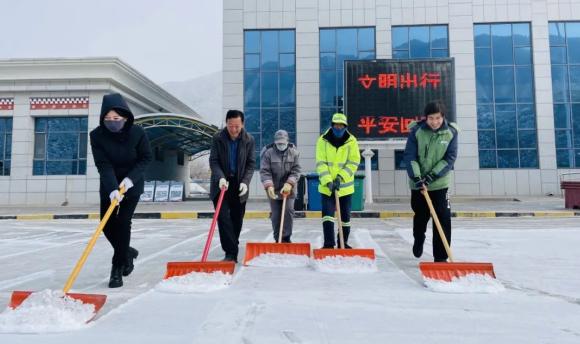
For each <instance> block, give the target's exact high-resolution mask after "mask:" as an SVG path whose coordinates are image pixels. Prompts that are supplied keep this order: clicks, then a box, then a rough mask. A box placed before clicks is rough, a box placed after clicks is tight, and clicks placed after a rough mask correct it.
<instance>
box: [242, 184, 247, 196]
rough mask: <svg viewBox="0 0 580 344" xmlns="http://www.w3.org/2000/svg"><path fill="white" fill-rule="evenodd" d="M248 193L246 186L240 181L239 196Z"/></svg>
mask: <svg viewBox="0 0 580 344" xmlns="http://www.w3.org/2000/svg"><path fill="white" fill-rule="evenodd" d="M247 193H248V186H247V185H246V184H245V183H240V197H242V196H243V195H245V194H247Z"/></svg>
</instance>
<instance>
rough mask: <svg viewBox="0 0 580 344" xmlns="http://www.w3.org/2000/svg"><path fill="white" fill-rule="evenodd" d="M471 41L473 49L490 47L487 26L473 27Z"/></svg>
mask: <svg viewBox="0 0 580 344" xmlns="http://www.w3.org/2000/svg"><path fill="white" fill-rule="evenodd" d="M473 31H474V32H473V36H474V37H473V39H474V42H475V47H484V48H489V47H491V36H490V34H489V25H481V24H480V25H475V26H474V27H473Z"/></svg>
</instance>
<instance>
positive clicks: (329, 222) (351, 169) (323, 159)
mask: <svg viewBox="0 0 580 344" xmlns="http://www.w3.org/2000/svg"><path fill="white" fill-rule="evenodd" d="M347 125H348V124H347V121H346V116H345V115H344V114H342V113H335V114H334V115H333V116H332V123H331V127H330V128H329V129H328V130H327V131H326V132H325V133H324V134H322V135H321V136H320V137H319V138H318V141H317V142H316V172H317V173H318V176H319V181H320V184H319V185H318V191H319V192H320V195H321V198H322V228H323V230H324V246H323V247H322V248H334V245H335V240H334V212H335V208H336V207H335V199H334V193H335V192H336V193H337V194H338V197H339V202H340V215H341V220H342V226H343V227H342V228H343V232H344V243H345V248H351V247H350V246H349V245H347V242H348V235H349V234H350V210H351V195H352V194H353V193H354V173H355V172H356V170H357V169H358V164H359V163H360V151H359V149H358V142H357V140H356V138H355V137H354V136H353V135H352V134H351V133H350V132H348V130H346V126H347ZM336 242H338V239H337V240H336Z"/></svg>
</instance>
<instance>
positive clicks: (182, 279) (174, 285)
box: [155, 271, 233, 293]
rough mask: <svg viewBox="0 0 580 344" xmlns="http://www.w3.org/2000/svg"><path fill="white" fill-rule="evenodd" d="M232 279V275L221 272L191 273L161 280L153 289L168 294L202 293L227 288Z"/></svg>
mask: <svg viewBox="0 0 580 344" xmlns="http://www.w3.org/2000/svg"><path fill="white" fill-rule="evenodd" d="M232 278H233V276H232V275H230V274H226V273H223V272H221V271H216V272H213V273H207V272H192V273H189V274H187V275H183V276H175V277H171V278H168V279H166V280H163V281H161V282H159V284H157V286H156V287H155V289H156V290H158V291H162V292H168V293H204V292H210V291H215V290H221V289H225V288H227V287H228V286H229V285H230V284H232Z"/></svg>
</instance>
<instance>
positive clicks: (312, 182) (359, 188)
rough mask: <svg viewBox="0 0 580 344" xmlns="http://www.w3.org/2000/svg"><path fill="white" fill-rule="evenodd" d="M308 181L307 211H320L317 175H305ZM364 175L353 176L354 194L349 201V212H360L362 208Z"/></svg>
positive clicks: (320, 198)
mask: <svg viewBox="0 0 580 344" xmlns="http://www.w3.org/2000/svg"><path fill="white" fill-rule="evenodd" d="M306 179H307V180H308V210H322V197H320V192H318V183H319V181H318V174H317V173H309V174H307V175H306ZM364 179H365V176H364V174H358V173H357V174H356V175H355V176H354V194H353V195H352V199H351V210H355V211H361V210H363V208H364V202H363V190H364Z"/></svg>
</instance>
